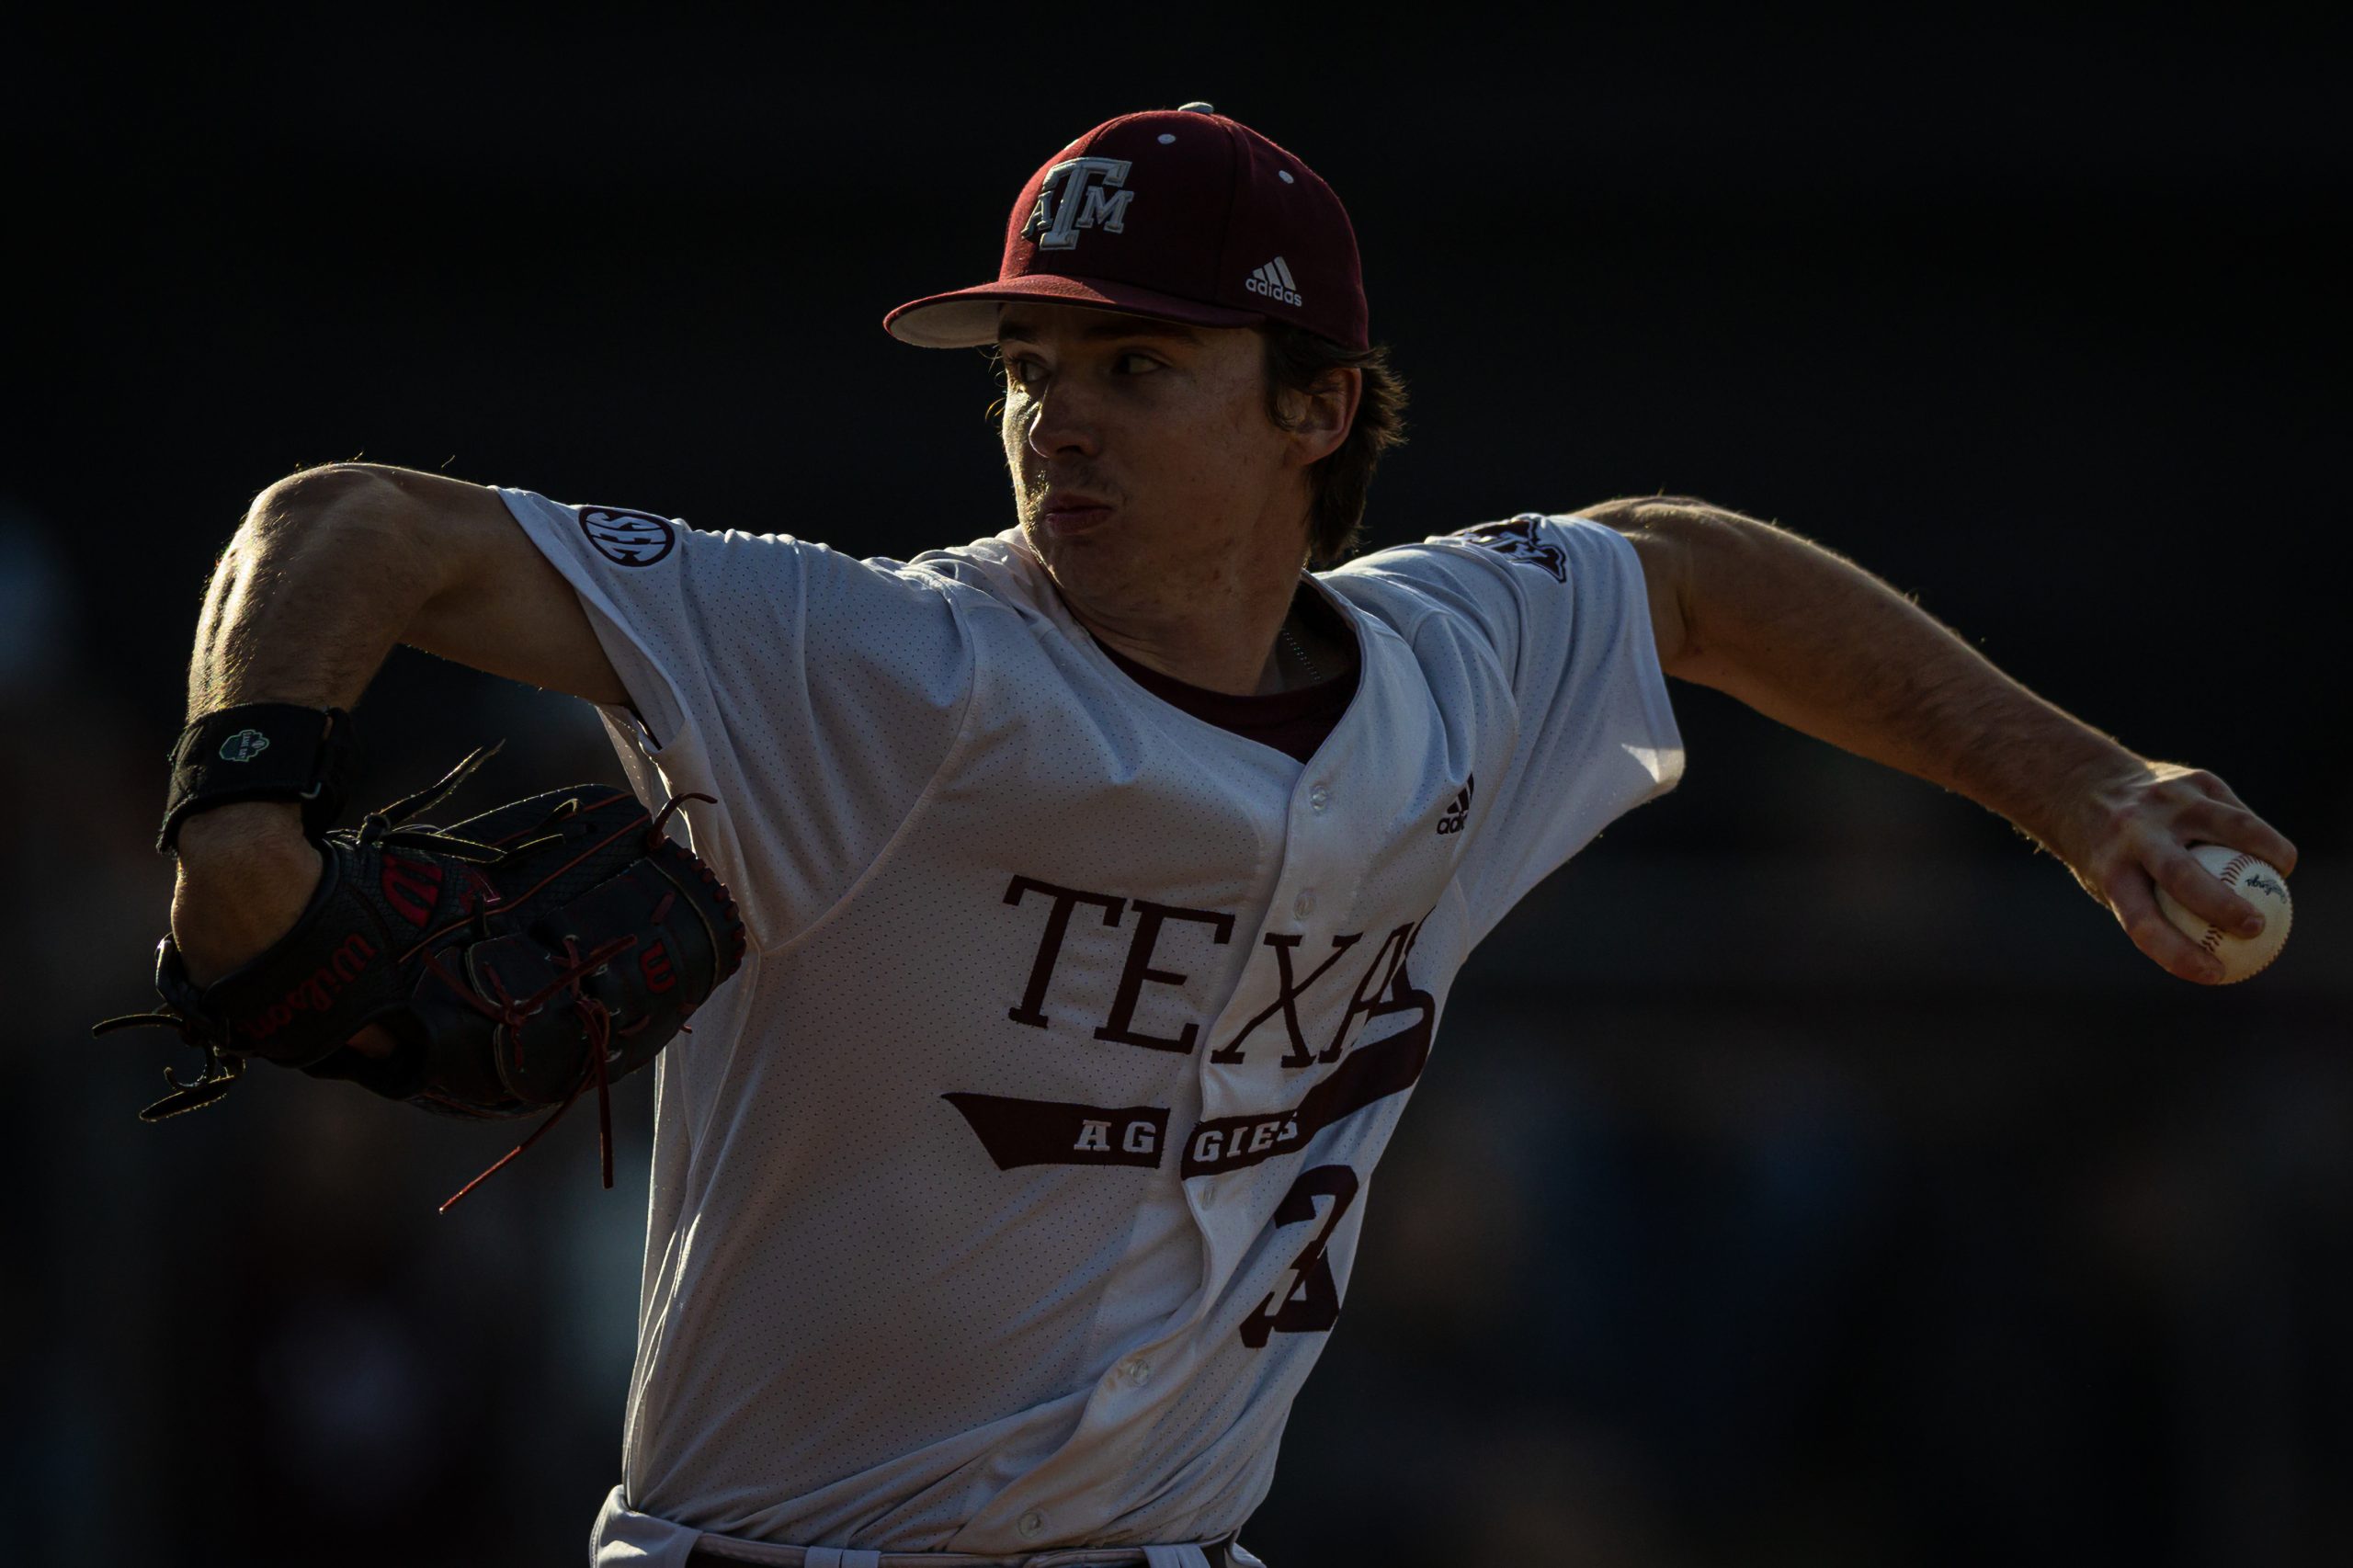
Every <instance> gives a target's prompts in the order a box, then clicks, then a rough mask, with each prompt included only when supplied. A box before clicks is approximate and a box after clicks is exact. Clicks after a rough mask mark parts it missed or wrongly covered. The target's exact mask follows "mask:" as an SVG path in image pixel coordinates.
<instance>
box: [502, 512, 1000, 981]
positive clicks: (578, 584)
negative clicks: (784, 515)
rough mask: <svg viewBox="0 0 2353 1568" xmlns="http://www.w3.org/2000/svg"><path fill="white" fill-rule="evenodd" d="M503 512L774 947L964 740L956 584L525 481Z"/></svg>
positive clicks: (631, 758) (811, 916) (654, 765)
mask: <svg viewBox="0 0 2353 1568" xmlns="http://www.w3.org/2000/svg"><path fill="white" fill-rule="evenodd" d="M499 494H500V495H501V497H502V498H503V499H504V500H505V501H506V506H507V510H508V511H510V512H511V513H513V514H514V517H515V520H516V521H517V523H518V524H520V525H521V526H522V528H523V531H524V532H525V533H526V534H528V535H529V537H530V539H531V541H532V542H533V543H534V544H535V545H537V546H538V547H539V549H540V552H541V553H542V554H544V555H545V556H546V557H547V558H548V560H549V561H551V562H553V563H554V565H555V567H556V569H557V570H558V571H559V572H561V573H563V576H564V578H565V580H566V581H567V582H569V583H570V584H571V585H572V587H573V590H574V592H575V593H576V594H578V595H579V597H580V603H581V606H582V608H584V609H585V610H586V611H587V615H588V621H589V624H590V626H591V627H593V628H594V629H595V631H596V633H597V641H598V642H600V643H602V644H603V646H604V650H605V653H606V656H607V657H608V658H609V659H610V660H611V661H612V665H613V669H614V671H615V673H617V674H618V675H619V676H620V679H621V684H622V685H623V686H624V687H626V688H627V689H628V691H629V694H630V703H629V705H628V706H626V707H623V706H600V707H599V708H598V712H599V714H600V715H601V716H602V718H603V719H604V722H605V726H606V729H607V731H608V733H609V734H610V736H611V737H612V741H613V744H614V748H615V750H617V751H618V752H619V753H620V758H621V763H622V767H623V768H624V769H625V770H626V771H627V773H628V775H629V778H630V781H631V785H632V786H633V787H634V788H635V789H636V791H637V794H638V796H639V798H640V799H641V800H643V801H646V802H647V803H648V804H651V805H659V804H661V803H663V802H665V801H668V800H670V799H673V798H675V797H676V796H679V795H684V794H688V793H700V794H705V795H709V796H711V797H713V798H714V799H715V800H716V801H717V802H718V803H717V804H716V805H715V806H710V805H705V804H702V803H700V802H696V803H693V804H690V805H688V806H687V807H684V808H682V812H683V814H685V815H686V816H687V818H688V822H689V824H691V828H690V833H691V837H692V839H693V843H694V847H695V851H696V853H698V854H699V855H701V856H702V857H703V858H705V859H707V860H709V861H710V864H711V868H712V869H713V870H715V871H716V872H718V874H719V876H720V878H721V880H722V881H724V882H726V884H727V886H728V891H729V892H731V893H733V895H734V897H735V900H736V902H737V903H738V905H739V906H740V907H741V908H742V910H743V912H744V916H745V923H746V925H747V926H750V928H751V932H752V936H753V937H754V939H755V940H756V942H757V943H758V944H759V946H760V947H761V948H762V949H774V948H777V947H779V946H781V945H783V944H784V943H786V942H789V941H790V940H792V939H793V938H794V937H798V936H800V935H801V933H802V932H804V931H806V930H807V929H808V928H809V927H810V926H812V925H813V924H814V923H815V922H816V921H817V920H818V919H820V918H821V917H823V916H824V914H825V913H826V911H828V910H829V909H831V908H833V907H834V905H835V903H838V902H839V901H840V899H841V898H842V896H843V895H844V894H845V893H846V892H848V891H849V889H850V888H851V886H852V885H853V884H855V883H856V881H858V878H859V876H860V875H861V874H862V873H863V872H864V871H865V870H866V869H867V868H868V867H869V866H870V865H871V864H872V863H873V862H874V860H875V858H876V857H877V856H879V855H880V854H881V851H882V849H883V847H884V846H886V845H887V844H888V843H889V842H890V840H891V838H892V835H893V834H895V833H896V832H897V831H898V829H899V827H900V826H901V825H902V824H904V822H905V821H906V818H907V816H908V814H909V812H912V811H913V810H914V808H915V804H916V802H917V801H919V800H920V799H921V798H922V795H923V792H924V790H926V787H928V785H929V784H930V782H931V780H932V778H933V777H934V776H935V775H936V774H937V773H938V770H939V768H940V767H941V765H942V763H943V762H944V761H945V760H946V758H947V756H948V755H949V751H950V750H951V748H952V745H953V743H954V738H955V734H956V730H957V726H958V724H959V723H960V722H961V717H962V711H963V708H964V704H965V699H966V695H967V693H968V692H969V691H970V689H971V685H972V668H971V656H970V652H969V649H968V647H967V645H966V642H965V639H964V637H963V634H962V630H961V620H960V619H959V617H958V615H957V613H956V611H955V608H954V607H953V606H952V605H951V604H950V602H949V597H948V595H947V594H946V593H945V592H944V591H943V587H944V585H943V581H942V579H940V578H939V577H938V576H937V575H935V574H929V573H924V572H918V571H912V570H909V569H907V568H905V567H903V566H900V565H899V564H898V563H896V562H881V561H875V562H864V561H857V560H853V559H851V558H850V557H847V556H845V555H841V554H837V553H836V552H835V551H831V550H828V549H826V548H825V547H824V545H822V544H813V543H811V542H809V541H807V540H798V539H794V538H792V537H791V536H790V535H787V534H748V533H742V532H738V531H736V530H734V529H729V530H727V531H725V532H720V533H713V532H707V531H704V530H701V529H697V528H688V527H687V526H686V525H685V524H683V523H680V522H677V521H676V520H674V519H671V518H666V517H657V516H654V515H653V514H651V513H642V512H630V511H622V510H619V509H616V508H611V507H598V506H564V505H561V504H559V503H556V502H553V501H551V500H549V499H547V498H546V497H545V496H541V495H536V494H530V493H529V492H527V491H517V490H504V491H501V492H500V493H499Z"/></svg>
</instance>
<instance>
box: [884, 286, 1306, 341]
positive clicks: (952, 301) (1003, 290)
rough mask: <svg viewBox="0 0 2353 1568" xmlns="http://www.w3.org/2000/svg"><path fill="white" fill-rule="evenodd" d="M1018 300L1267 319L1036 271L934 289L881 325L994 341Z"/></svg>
mask: <svg viewBox="0 0 2353 1568" xmlns="http://www.w3.org/2000/svg"><path fill="white" fill-rule="evenodd" d="M1016 300H1034V301H1038V302H1039V303H1040V304H1049V305H1082V306H1086V307H1088V308H1091V309H1094V310H1098V311H1121V312H1126V313H1127V314H1129V315H1134V316H1150V317H1152V318H1153V319H1154V321H1173V322H1183V323H1184V324H1187V325H1188V326H1256V325H1257V324H1259V323H1260V322H1263V321H1265V320H1266V319H1267V317H1266V315H1265V314H1264V313H1263V312H1258V311H1233V310H1227V309H1225V308H1224V307H1223V306H1221V305H1204V304H1202V303H1200V302H1199V301H1197V300H1180V299H1178V298H1176V296H1175V295H1174V294H1162V293H1156V292H1154V290H1150V289H1139V288H1137V287H1136V286H1135V285H1133V284H1131V283H1112V282H1107V281H1103V280H1100V279H1097V278H1059V277H1054V276H1051V275H1050V274H1038V275H1035V276H1032V277H1028V278H1001V279H999V280H998V281H996V282H995V283H983V284H980V285H978V286H976V287H974V288H971V289H959V290H956V291H955V292H954V293H952V294H934V295H932V296H931V297H930V298H929V299H926V300H915V301H911V302H910V303H907V304H904V305H901V306H900V307H899V308H898V309H897V310H895V311H892V312H891V313H890V314H889V315H887V316H884V317H883V318H882V330H883V331H885V332H887V333H889V334H890V335H892V336H893V337H895V338H897V339H898V340H899V341H900V342H902V343H912V344H914V345H915V347H918V348H982V347H987V346H988V345H990V344H992V343H995V341H996V316H997V311H998V309H999V308H1000V307H1001V306H1004V305H1006V304H1008V303H1010V302H1012V301H1016Z"/></svg>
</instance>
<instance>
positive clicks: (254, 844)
mask: <svg viewBox="0 0 2353 1568" xmlns="http://www.w3.org/2000/svg"><path fill="white" fill-rule="evenodd" d="M309 843H310V841H309V840H308V839H307V838H305V837H304V836H303V833H302V802H301V801H233V802H232V803H230V804H228V805H225V806H214V807H212V808H211V809H210V810H209V811H202V812H195V813H193V814H192V815H190V816H188V818H187V819H186V820H185V821H183V822H182V823H181V824H180V830H179V836H178V839H177V840H176V843H175V845H174V850H175V852H176V854H177V855H178V857H179V861H180V864H181V865H182V866H183V867H186V866H189V865H196V866H204V865H207V864H210V863H216V862H219V861H221V860H223V859H229V860H237V859H244V858H249V857H250V856H251V855H252V854H254V853H255V852H256V850H266V849H268V848H272V847H289V846H295V845H301V846H309Z"/></svg>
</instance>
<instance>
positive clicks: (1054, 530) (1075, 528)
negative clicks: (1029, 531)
mask: <svg viewBox="0 0 2353 1568" xmlns="http://www.w3.org/2000/svg"><path fill="white" fill-rule="evenodd" d="M1110 515H1111V504H1110V503H1109V502H1108V501H1098V500H1097V499H1096V498H1095V497H1094V496H1092V495H1083V494H1077V493H1076V492H1074V491H1056V492H1054V493H1053V494H1050V495H1048V496H1047V497H1046V504H1045V505H1044V506H1040V508H1039V509H1038V520H1039V522H1040V523H1041V524H1042V525H1044V527H1045V529H1046V531H1047V532H1048V533H1051V534H1054V535H1057V536H1060V535H1064V534H1074V533H1082V532H1084V531H1086V529H1088V528H1093V527H1095V526H1096V525H1097V523H1100V522H1102V521H1103V520H1104V519H1105V518H1107V517H1109V516H1110Z"/></svg>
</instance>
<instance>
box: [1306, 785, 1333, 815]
mask: <svg viewBox="0 0 2353 1568" xmlns="http://www.w3.org/2000/svg"><path fill="white" fill-rule="evenodd" d="M1307 803H1308V804H1309V805H1310V806H1312V807H1313V808H1314V809H1315V810H1316V811H1319V812H1320V811H1322V810H1323V809H1324V807H1326V806H1328V805H1330V804H1331V803H1332V791H1331V790H1328V789H1326V788H1325V787H1324V786H1323V785H1321V784H1318V785H1317V786H1315V788H1314V789H1313V790H1309V791H1308V792H1307Z"/></svg>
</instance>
